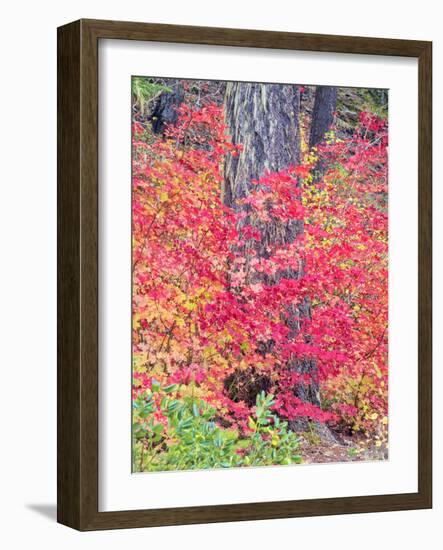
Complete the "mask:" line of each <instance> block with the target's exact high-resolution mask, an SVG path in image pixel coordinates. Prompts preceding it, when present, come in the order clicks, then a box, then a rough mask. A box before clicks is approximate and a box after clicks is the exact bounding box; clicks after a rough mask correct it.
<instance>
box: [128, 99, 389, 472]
mask: <svg viewBox="0 0 443 550" xmlns="http://www.w3.org/2000/svg"><path fill="white" fill-rule="evenodd" d="M387 145H388V142H387V126H386V122H385V121H384V120H382V119H380V118H378V117H377V116H375V115H373V114H371V113H369V112H361V113H360V117H359V121H358V123H357V125H356V126H355V128H354V130H353V133H352V135H350V136H349V137H347V138H345V139H343V138H341V139H339V138H338V137H336V134H335V132H334V128H332V130H331V131H330V132H329V133H328V134H327V136H326V139H325V140H324V141H323V142H322V143H321V144H320V145H319V146H318V147H317V148H315V149H314V150H307V148H306V147H305V148H304V150H305V152H304V154H303V158H302V161H301V163H300V164H299V165H298V166H290V167H288V168H287V170H285V171H284V172H280V173H267V174H265V175H264V176H263V177H262V178H261V179H260V180H258V181H256V182H252V183H253V191H252V192H251V193H250V194H249V195H248V196H247V197H246V198H243V199H241V200H239V201H237V204H236V205H235V208H231V207H228V206H226V205H225V204H224V200H223V165H224V160H225V159H226V158H227V156H228V155H238V154H241V150H242V147H241V145H237V146H234V145H232V143H231V141H230V137H229V135H228V132H227V130H226V127H225V122H224V114H223V108H222V107H221V106H218V105H216V104H213V103H206V104H205V105H203V107H200V108H195V107H194V106H190V105H186V104H185V103H184V104H182V106H181V107H180V109H179V119H178V121H177V123H176V124H175V125H171V126H170V127H169V128H168V131H167V133H166V135H165V136H163V137H158V136H153V135H152V134H150V133H149V131H147V129H146V127H145V126H143V125H142V124H140V123H138V122H135V123H134V125H133V180H132V185H133V203H132V204H133V208H132V239H133V243H132V247H133V266H132V269H133V302H132V307H133V326H132V330H133V395H134V403H138V405H137V407H138V409H137V410H138V412H140V410H144V409H143V406H145V405H143V404H144V403H145V404H146V402H147V400H148V401H149V400H150V401H149V403H150V408H148V409H146V414H141V413H140V414H139V415H138V416H136V417H135V419H134V421H135V427H136V429H142V428H143V429H142V435H141V436H140V437H139V439H137V440H136V445H138V446H139V447H138V451H137V452H138V455H137V457H138V458H137V464H136V466H135V468H136V469H140V470H143V469H149V465H148V462H149V461H151V464H152V465H154V464H155V462H156V460H157V458H158V457H160V456H161V454H162V453H165V451H166V450H167V449H169V451H170V452H172V451H171V449H174V448H176V446H177V444H178V436H177V433H178V432H177V428H176V427H174V426H176V425H175V424H174V422H173V421H171V414H172V413H173V412H174V411H170V409H171V407H172V408H174V407H175V405H171V403H179V404H180V403H186V407H187V409H186V410H188V409H189V411H190V412H189V415H190V418H191V417H192V415H193V412H194V413H195V414H194V416H195V417H196V418H199V419H201V418H202V415H203V416H204V414H207V423H208V425H209V424H210V423H212V424H211V425H213V426H214V427H213V430H216V431H213V432H210V433H213V434H215V433H217V434H218V435H217V437H218V438H219V440H220V441H222V439H220V438H223V437H224V436H223V433H224V432H226V434H230V440H231V441H234V440H235V441H236V442H241V441H242V440H244V441H247V442H248V443H246V444H244V445H241V444H240V443H239V444H237V443H236V444H235V445H234V444H232V445H234V447H235V448H234V447H233V449H231V450H232V453H231V454H230V455H229V456H231V455H232V456H238V457H240V458H242V457H243V459H244V457H245V456H247V457H251V456H252V455H253V453H252V451H251V449H253V448H254V449H255V447H254V445H256V443H253V441H254V440H253V437H254V436H255V434H257V433H258V428H257V426H258V425H261V426H262V428H263V430H264V431H263V433H262V434H261V435H260V437H258V436H257V437H258V439H257V441H260V442H263V441H264V442H266V441H269V449H271V450H270V451H269V452H271V451H272V450H273V449H274V450H275V449H277V450H278V449H279V448H280V447H279V445H280V441H283V437H286V436H287V435H288V433H289V434H290V433H291V432H290V430H289V432H288V429H289V428H291V426H292V427H293V426H296V425H297V421H299V420H300V419H304V420H305V421H308V422H315V423H324V424H326V425H327V426H329V427H330V428H331V429H332V430H335V431H339V432H342V433H348V434H358V435H359V437H360V438H361V441H363V442H364V441H366V440H367V441H371V442H372V443H373V444H375V445H380V444H381V443H384V442H385V440H386V437H387V407H388V359H387V342H388V333H387V326H388V293H387V282H388V235H387V230H388V224H387ZM288 223H294V224H295V226H294V227H296V233H297V235H296V238H295V239H293V241H292V242H291V243H290V244H284V243H283V242H281V241H279V240H278V239H274V240H270V239H268V237H267V233H268V231H269V227H270V226H271V227H273V228H274V230H275V231H277V232H278V228H279V227H280V226H281V225H282V224H283V225H284V224H288ZM288 274H291V276H288ZM306 362H309V364H311V365H315V369H311V372H310V373H308V374H306V373H303V369H300V368H299V366H300V365H301V364H303V363H306ZM313 378H315V380H314V379H313ZM314 383H315V384H316V385H318V387H319V402H320V405H316V404H313V403H312V402H308V401H304V400H302V399H301V398H300V397H297V395H299V393H298V392H297V391H295V390H296V388H297V387H300V386H303V387H309V386H310V385H311V384H314ZM165 388H166V390H165ZM260 395H262V399H265V397H264V395H273V396H275V398H274V399H273V400H269V401H267V402H266V403H265V402H264V401H263V403H265V404H264V405H263V407H262V405H261V404H260V403H261V402H259V399H260ZM257 396H259V399H257ZM172 398H173V400H172V401H171V399H172ZM178 406H179V405H177V407H178ZM140 407H141V409H140ZM168 407H169V409H168ZM189 407H190V408H189ZM192 407H194V409H193V408H192ZM265 409H266V411H267V412H266V414H265V412H264V411H265ZM208 410H210V411H211V413H210V414H209V413H207V411H208ZM205 411H206V413H205ZM183 414H185V413H183ZM263 414H265V420H264V421H263V424H260V422H259V421H258V419H259V418H260V415H262V416H263ZM266 415H267V416H266ZM266 419H268V420H266ZM179 420H180V419H178V420H176V421H175V422H176V424H177V422H179ZM199 422H201V420H199ZM275 422H277V424H278V423H279V422H286V424H285V426H284V428H283V431H282V430H280V432H281V433H280V432H278V433H277V432H275V431H273V432H272V433H271V427H272V429H274V428H275ZM177 425H179V424H177ZM266 426H269V430H268V428H267V427H266ZM288 426H289V428H288ZM264 427H266V429H265V428H264ZM204 429H206V428H204ZM204 429H203V428H202V430H203V431H202V433H203V432H204ZM211 429H212V428H211ZM279 429H280V428H279ZM294 429H295V428H294ZM143 430H144V431H143ZM149 430H151V432H152V438H151V440H150V442H149V445H148V444H147V443H146V441H147V439H146V437H147V436H146V433H147V431H149ZM174 430H175V431H174ZM208 430H209V428H208ZM283 432H284V434H286V435H284V436H283V435H282V434H283ZM260 433H261V432H260ZM220 434H222V435H220ZM276 434H277V435H276ZM202 437H203V436H202ZM214 437H215V435H214ZM288 437H289V436H288ZM276 438H277V439H276ZM228 439H229V437H228V438H227V440H228ZM211 441H212V440H211ZM214 441H215V440H214ZM285 441H286V442H287V441H290V440H289V439H288V440H286V439H285ZM275 442H277V443H275ZM293 443H294V442H293ZM285 444H286V445H289V443H285ZM291 444H292V443H291ZM211 445H215V446H216V443H214V442H212V443H211ZM220 445H221V446H220V448H222V447H223V445H224V444H223V445H222V444H221V443H220ZM226 445H228V444H227V443H226ZM232 445H231V446H232ZM285 448H286V447H285ZM288 448H289V447H288ZM262 452H263V453H264V454H263V456H265V453H266V452H268V451H265V450H262ZM276 452H277V451H276ZM143 453H146V454H145V455H143ZM149 453H150V455H149ZM288 453H289V451H287V453H286V454H285V455H284V457H283V455H282V458H281V463H290V462H291V460H290V458H288V457H290V456H291V455H290V453H289V454H288ZM256 454H257V453H256ZM148 455H149V457H150V458H149V457H148V458H147V459H146V456H148ZM144 456H145V458H144ZM177 456H178V455H177ZM217 456H218V455H217ZM254 456H255V455H254ZM270 456H271V455H270ZM275 456H277V455H275ZM278 456H280V455H278ZM146 460H148V462H146ZM176 460H177V461H179V459H178V458H177V459H176ZM214 460H215V459H214ZM217 460H218V459H217ZM220 460H221V462H220V463H221V464H222V465H248V464H251V461H250V459H249V458H248V459H247V460H246V461H245V460H243V462H241V461H240V462H238V461H237V459H235V460H234V459H231V458H229V457H228V458H227V457H226V456H225V457H224V458H223V459H221V458H220ZM239 460H240V459H239ZM251 460H252V459H251ZM270 460H271V459H270ZM276 460H277V459H276ZM278 460H280V459H278ZM223 461H224V462H223ZM297 461H299V457H298V458H297V460H293V462H297ZM225 463H226V464H225ZM258 463H259V462H258ZM271 463H272V461H271ZM174 464H176V467H179V466H178V464H179V462H175V463H174ZM196 464H197V463H196ZM198 464H200V463H198ZM211 464H212V465H213V464H216V465H218V462H214V463H211ZM196 467H197V466H196ZM198 467H204V465H203V466H201V465H199V466H198Z"/></svg>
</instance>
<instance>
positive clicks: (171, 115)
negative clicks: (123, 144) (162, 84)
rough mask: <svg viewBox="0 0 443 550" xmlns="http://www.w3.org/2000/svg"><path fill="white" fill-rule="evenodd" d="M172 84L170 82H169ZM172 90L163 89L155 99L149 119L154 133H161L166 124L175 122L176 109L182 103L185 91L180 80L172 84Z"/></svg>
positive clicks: (176, 116)
mask: <svg viewBox="0 0 443 550" xmlns="http://www.w3.org/2000/svg"><path fill="white" fill-rule="evenodd" d="M171 84H172V83H171ZM171 87H172V92H169V91H163V92H162V93H161V94H160V95H159V96H158V98H156V100H155V104H154V106H153V108H152V111H151V115H150V119H151V123H152V130H153V131H154V133H155V134H163V132H164V131H165V129H166V126H167V125H168V124H175V123H176V122H177V118H178V113H177V109H178V107H180V105H181V104H182V103H183V100H184V97H185V93H184V90H183V86H182V85H181V83H180V81H178V80H177V81H175V82H174V83H173V84H172V85H171Z"/></svg>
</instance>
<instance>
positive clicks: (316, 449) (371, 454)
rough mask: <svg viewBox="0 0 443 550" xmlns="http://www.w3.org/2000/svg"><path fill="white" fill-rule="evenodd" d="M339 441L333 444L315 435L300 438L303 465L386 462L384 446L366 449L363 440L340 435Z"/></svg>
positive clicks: (386, 451)
mask: <svg viewBox="0 0 443 550" xmlns="http://www.w3.org/2000/svg"><path fill="white" fill-rule="evenodd" d="M340 440H341V441H336V442H333V441H331V440H330V438H322V437H320V436H318V435H317V434H315V435H312V434H308V435H302V436H301V437H300V454H301V456H302V458H303V462H304V463H305V464H326V463H329V462H334V463H340V462H365V461H372V460H387V459H388V449H387V447H386V446H385V445H383V446H380V447H376V446H375V445H371V446H370V447H368V446H367V445H366V444H365V441H364V440H363V439H359V438H357V437H355V436H354V437H351V436H343V435H340Z"/></svg>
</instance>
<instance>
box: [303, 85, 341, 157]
mask: <svg viewBox="0 0 443 550" xmlns="http://www.w3.org/2000/svg"><path fill="white" fill-rule="evenodd" d="M336 108H337V88H336V87H334V86H317V89H316V91H315V100H314V110H313V112H312V121H311V131H310V134H309V147H310V148H312V147H314V146H315V145H317V144H318V143H320V142H321V141H322V140H323V138H324V136H325V134H326V132H328V130H329V129H330V127H331V124H332V122H333V120H334V112H335V109H336Z"/></svg>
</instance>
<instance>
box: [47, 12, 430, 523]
mask: <svg viewBox="0 0 443 550" xmlns="http://www.w3.org/2000/svg"><path fill="white" fill-rule="evenodd" d="M103 38H110V39H125V40H143V41H161V42H174V43H192V44H209V45H223V46H243V47H254V48H274V49H283V50H304V51H318V52H335V53H355V54H372V55H389V56H403V57H416V58H418V65H419V75H418V86H419V117H418V132H419V142H418V148H419V166H418V186H419V205H418V209H419V250H418V265H419V304H418V308H419V350H418V369H419V376H418V399H419V400H418V403H419V406H418V421H419V429H418V450H419V451H418V452H419V456H418V492H417V493H408V494H393V495H392V494H391V495H377V496H362V497H347V498H326V499H315V500H294V501H289V502H288V501H282V502H258V503H248V504H229V505H218V506H197V507H186V508H168V509H158V510H153V509H149V510H136V511H118V512H99V511H98V399H97V396H98V307H97V306H98V302H97V300H98V292H97V291H98V279H97V273H98V265H97V263H98V261H97V258H98V246H99V243H98V233H97V230H98V224H97V212H98V185H97V181H98V179H97V176H98V169H97V165H98V125H97V113H98V93H97V92H98V55H97V54H98V41H99V39H103ZM431 77H432V43H431V42H421V41H412V40H392V39H381V38H361V37H350V36H329V35H314V34H299V33H287V32H268V31H266V32H265V31H258V30H240V29H221V28H208V27H188V26H186V27H185V26H176V25H158V24H147V23H129V22H119V21H97V20H80V21H76V22H73V23H70V24H68V25H65V26H63V27H60V28H59V29H58V173H57V176H58V228H57V229H58V432H57V435H58V452H57V463H58V477H57V488H58V502H57V510H58V521H59V522H60V523H63V524H65V525H68V526H70V527H73V528H75V529H79V530H82V531H86V530H96V529H113V528H128V527H147V526H159V525H177V524H190V523H209V522H221V521H242V520H254V519H271V518H286V517H299V516H317V515H331V514H348V513H362V512H377V511H390V510H410V509H420V508H431V507H432V401H431V400H432V389H431V388H432V370H431V351H432V336H431V329H432V309H431V307H432V306H431V298H432V279H431V277H432V275H431V273H432V256H431V254H432V234H431V228H432V219H431V206H432V172H431V170H432V106H431V101H432V81H431Z"/></svg>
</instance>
